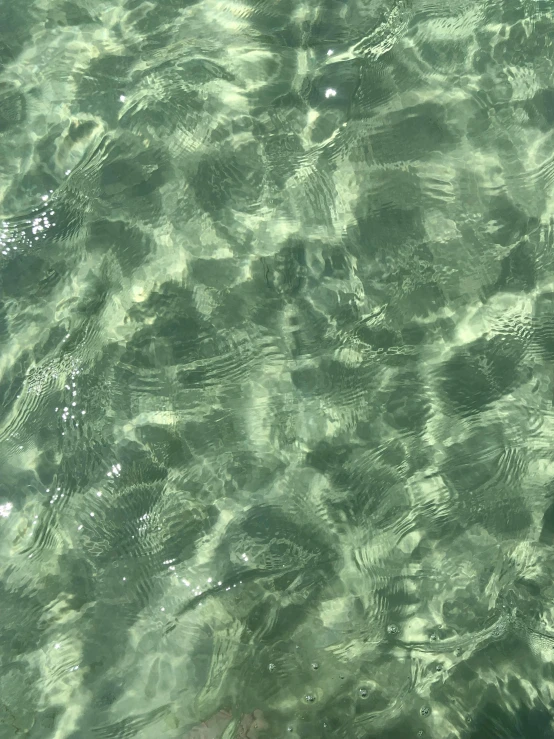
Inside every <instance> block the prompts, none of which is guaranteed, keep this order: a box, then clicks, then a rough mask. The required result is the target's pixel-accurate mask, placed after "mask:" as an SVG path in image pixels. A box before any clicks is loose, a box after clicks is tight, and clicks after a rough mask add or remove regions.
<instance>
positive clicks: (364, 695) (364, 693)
mask: <svg viewBox="0 0 554 739" xmlns="http://www.w3.org/2000/svg"><path fill="white" fill-rule="evenodd" d="M358 693H359V694H360V698H367V697H368V695H369V690H368V689H367V688H360V689H359V690H358Z"/></svg>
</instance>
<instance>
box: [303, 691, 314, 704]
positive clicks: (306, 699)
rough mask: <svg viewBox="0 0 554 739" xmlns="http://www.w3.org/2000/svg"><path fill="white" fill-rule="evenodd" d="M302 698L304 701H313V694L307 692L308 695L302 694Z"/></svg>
mask: <svg viewBox="0 0 554 739" xmlns="http://www.w3.org/2000/svg"><path fill="white" fill-rule="evenodd" d="M304 700H305V701H306V703H315V695H312V693H308V695H306V696H304Z"/></svg>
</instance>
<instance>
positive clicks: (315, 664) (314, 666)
mask: <svg viewBox="0 0 554 739" xmlns="http://www.w3.org/2000/svg"><path fill="white" fill-rule="evenodd" d="M312 670H319V662H312Z"/></svg>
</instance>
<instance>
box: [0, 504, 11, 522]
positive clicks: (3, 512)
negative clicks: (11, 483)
mask: <svg viewBox="0 0 554 739" xmlns="http://www.w3.org/2000/svg"><path fill="white" fill-rule="evenodd" d="M12 508H13V503H3V504H2V505H0V516H1V517H2V518H7V517H8V516H9V515H10V513H11V512H12Z"/></svg>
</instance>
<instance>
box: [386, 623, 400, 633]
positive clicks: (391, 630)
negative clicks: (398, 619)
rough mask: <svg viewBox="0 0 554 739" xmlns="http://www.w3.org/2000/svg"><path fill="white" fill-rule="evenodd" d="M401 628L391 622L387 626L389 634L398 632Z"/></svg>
mask: <svg viewBox="0 0 554 739" xmlns="http://www.w3.org/2000/svg"><path fill="white" fill-rule="evenodd" d="M399 630H400V629H399V628H398V626H397V625H396V624H389V625H388V626H387V634H398V632H399Z"/></svg>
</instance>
